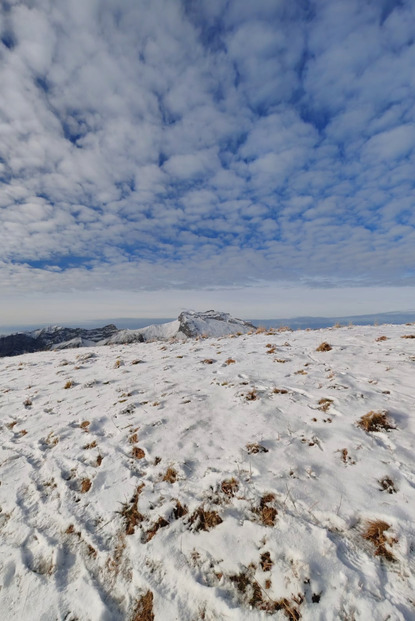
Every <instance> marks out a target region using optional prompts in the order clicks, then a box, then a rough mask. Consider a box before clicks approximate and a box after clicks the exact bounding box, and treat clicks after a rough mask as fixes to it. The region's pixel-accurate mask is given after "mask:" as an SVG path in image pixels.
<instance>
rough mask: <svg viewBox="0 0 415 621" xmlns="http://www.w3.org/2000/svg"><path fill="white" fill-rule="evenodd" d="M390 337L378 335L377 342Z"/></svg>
mask: <svg viewBox="0 0 415 621" xmlns="http://www.w3.org/2000/svg"><path fill="white" fill-rule="evenodd" d="M387 340H388V337H387V336H384V335H383V336H378V338H377V339H376V342H377V343H379V341H387Z"/></svg>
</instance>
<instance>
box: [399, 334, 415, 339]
mask: <svg viewBox="0 0 415 621" xmlns="http://www.w3.org/2000/svg"><path fill="white" fill-rule="evenodd" d="M401 339H415V334H403V335H402V336H401Z"/></svg>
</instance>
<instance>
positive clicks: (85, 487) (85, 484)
mask: <svg viewBox="0 0 415 621" xmlns="http://www.w3.org/2000/svg"><path fill="white" fill-rule="evenodd" d="M91 486H92V483H91V479H82V481H81V490H80V491H81V494H86V492H89V490H90V489H91Z"/></svg>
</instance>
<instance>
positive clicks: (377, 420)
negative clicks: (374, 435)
mask: <svg viewBox="0 0 415 621" xmlns="http://www.w3.org/2000/svg"><path fill="white" fill-rule="evenodd" d="M357 426H358V427H360V428H361V429H364V431H367V432H374V431H389V430H390V429H396V427H395V426H394V424H393V423H392V421H391V420H390V419H389V418H388V415H387V412H373V411H370V412H368V413H367V414H365V415H364V416H362V417H361V418H360V419H359V420H358V421H357Z"/></svg>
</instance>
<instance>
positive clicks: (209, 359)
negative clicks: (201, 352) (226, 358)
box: [202, 358, 215, 364]
mask: <svg viewBox="0 0 415 621" xmlns="http://www.w3.org/2000/svg"><path fill="white" fill-rule="evenodd" d="M202 362H203V364H213V363H214V362H215V360H214V359H213V358H205V359H204V360H202Z"/></svg>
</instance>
